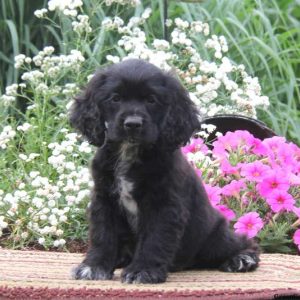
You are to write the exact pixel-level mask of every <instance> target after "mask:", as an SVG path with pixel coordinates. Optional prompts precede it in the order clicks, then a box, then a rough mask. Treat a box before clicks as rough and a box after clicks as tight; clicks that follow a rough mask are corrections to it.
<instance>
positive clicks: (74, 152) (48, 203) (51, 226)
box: [0, 124, 93, 247]
mask: <svg viewBox="0 0 300 300" xmlns="http://www.w3.org/2000/svg"><path fill="white" fill-rule="evenodd" d="M24 125H25V124H23V125H21V126H23V129H24V128H27V127H30V126H24ZM6 131H7V130H6ZM25 131H26V129H25ZM61 133H63V134H65V140H63V141H61V143H57V142H56V143H50V144H49V145H48V148H49V149H50V150H51V152H52V155H51V156H50V157H49V165H50V166H51V167H52V168H51V169H52V171H50V172H49V171H48V172H47V174H49V176H50V174H51V172H57V173H58V176H56V180H55V181H52V180H51V179H49V178H48V177H45V176H41V174H40V171H36V170H31V171H30V172H29V174H27V175H26V176H25V177H24V178H25V179H24V182H21V183H19V184H18V185H17V186H18V188H17V189H16V190H15V191H14V192H13V193H6V194H4V192H3V191H1V190H0V208H1V207H5V210H2V216H0V234H1V232H2V228H6V227H7V226H9V223H10V222H8V221H7V219H10V220H14V223H15V225H18V228H19V229H20V230H19V232H20V236H19V238H21V239H27V238H28V237H29V236H30V235H31V234H32V233H33V232H34V236H35V238H36V240H37V242H38V243H39V244H41V245H46V246H54V247H62V246H64V245H65V243H66V241H65V239H63V238H61V237H62V236H63V234H64V232H65V230H66V222H68V220H69V219H70V218H73V217H74V215H78V214H83V212H84V211H85V207H86V203H87V200H88V198H89V195H90V188H91V186H92V185H93V183H92V180H91V178H90V172H89V170H88V168H87V167H83V166H81V165H75V163H74V162H73V161H72V159H73V158H74V157H77V156H78V155H80V153H82V154H88V153H91V151H92V148H91V146H90V145H89V144H88V143H87V142H82V143H81V142H78V135H77V134H76V133H68V129H66V128H63V129H62V130H61ZM33 156H34V157H38V156H39V155H38V154H35V153H31V154H29V155H25V154H19V158H20V159H21V160H22V161H25V162H26V163H27V162H29V161H30V160H29V159H30V158H31V157H33ZM20 211H26V217H23V218H19V214H20ZM3 212H4V215H3ZM7 223H8V224H7ZM49 240H50V241H51V242H50V244H49Z"/></svg>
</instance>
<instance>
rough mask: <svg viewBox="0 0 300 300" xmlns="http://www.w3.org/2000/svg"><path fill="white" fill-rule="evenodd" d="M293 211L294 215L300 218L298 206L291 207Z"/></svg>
mask: <svg viewBox="0 0 300 300" xmlns="http://www.w3.org/2000/svg"><path fill="white" fill-rule="evenodd" d="M293 212H294V213H295V215H296V216H297V217H298V218H299V219H300V207H296V206H294V207H293Z"/></svg>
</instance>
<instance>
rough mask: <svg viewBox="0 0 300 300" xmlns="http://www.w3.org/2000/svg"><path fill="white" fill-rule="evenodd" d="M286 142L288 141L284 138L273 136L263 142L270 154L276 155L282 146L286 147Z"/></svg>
mask: <svg viewBox="0 0 300 300" xmlns="http://www.w3.org/2000/svg"><path fill="white" fill-rule="evenodd" d="M285 142H286V139H285V138H284V137H282V136H273V137H271V138H268V139H264V140H263V142H262V143H263V144H264V145H265V146H266V147H267V148H268V150H269V151H268V152H269V154H272V155H274V154H276V153H277V152H278V149H279V148H280V147H281V145H284V144H285Z"/></svg>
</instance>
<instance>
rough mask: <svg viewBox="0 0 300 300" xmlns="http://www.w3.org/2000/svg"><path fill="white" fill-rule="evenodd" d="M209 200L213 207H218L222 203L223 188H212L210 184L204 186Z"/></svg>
mask: <svg viewBox="0 0 300 300" xmlns="http://www.w3.org/2000/svg"><path fill="white" fill-rule="evenodd" d="M204 187H205V190H206V193H207V195H208V199H209V200H210V202H211V204H212V206H216V205H217V204H219V203H220V201H221V196H220V194H221V188H220V187H218V186H211V185H210V184H204Z"/></svg>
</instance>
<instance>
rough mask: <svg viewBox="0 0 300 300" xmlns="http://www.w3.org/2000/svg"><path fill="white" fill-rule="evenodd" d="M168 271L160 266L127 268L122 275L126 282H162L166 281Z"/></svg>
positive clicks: (123, 280)
mask: <svg viewBox="0 0 300 300" xmlns="http://www.w3.org/2000/svg"><path fill="white" fill-rule="evenodd" d="M166 278H167V273H166V272H165V271H163V270H161V269H159V268H153V269H134V268H130V267H128V268H126V269H125V270H124V271H123V272H122V275H121V279H122V282H124V283H160V282H165V281H166Z"/></svg>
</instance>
